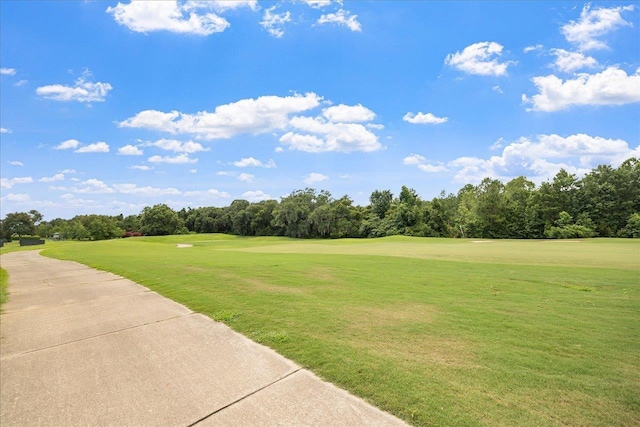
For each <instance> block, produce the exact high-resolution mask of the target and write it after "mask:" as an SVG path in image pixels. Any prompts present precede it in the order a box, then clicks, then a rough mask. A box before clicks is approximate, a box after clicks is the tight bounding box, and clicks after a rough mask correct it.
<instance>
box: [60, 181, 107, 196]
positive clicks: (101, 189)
mask: <svg viewBox="0 0 640 427" xmlns="http://www.w3.org/2000/svg"><path fill="white" fill-rule="evenodd" d="M80 185H82V186H83V187H76V188H74V189H73V190H72V191H73V192H74V193H81V194H109V193H114V192H115V191H114V190H113V188H110V187H109V186H108V185H107V184H105V183H104V182H103V181H100V180H99V179H95V178H91V179H87V180H86V181H82V182H81V183H80ZM59 189H62V188H59Z"/></svg>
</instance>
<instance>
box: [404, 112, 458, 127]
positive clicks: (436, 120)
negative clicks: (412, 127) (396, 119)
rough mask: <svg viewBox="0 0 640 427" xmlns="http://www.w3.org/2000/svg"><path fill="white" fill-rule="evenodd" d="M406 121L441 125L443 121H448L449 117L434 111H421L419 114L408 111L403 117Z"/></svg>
mask: <svg viewBox="0 0 640 427" xmlns="http://www.w3.org/2000/svg"><path fill="white" fill-rule="evenodd" d="M402 120H404V121H405V122H409V123H413V124H431V125H439V124H441V123H446V122H447V121H448V120H449V118H448V117H437V116H434V115H433V114H432V113H426V114H423V113H420V112H418V113H417V114H413V113H407V114H405V115H404V117H403V118H402Z"/></svg>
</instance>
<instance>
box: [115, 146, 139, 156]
mask: <svg viewBox="0 0 640 427" xmlns="http://www.w3.org/2000/svg"><path fill="white" fill-rule="evenodd" d="M118 154H119V155H121V156H141V155H142V154H144V153H143V152H142V150H141V149H139V148H138V147H136V146H135V145H125V146H124V147H120V148H118Z"/></svg>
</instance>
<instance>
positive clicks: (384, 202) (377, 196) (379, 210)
mask: <svg viewBox="0 0 640 427" xmlns="http://www.w3.org/2000/svg"><path fill="white" fill-rule="evenodd" d="M369 202H370V203H371V210H372V211H373V213H374V214H376V215H377V216H378V218H380V219H384V217H385V216H386V214H387V211H388V210H389V208H390V207H391V202H393V194H392V193H391V191H390V190H383V191H380V190H375V191H374V192H373V193H371V196H369Z"/></svg>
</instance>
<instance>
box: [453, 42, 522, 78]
mask: <svg viewBox="0 0 640 427" xmlns="http://www.w3.org/2000/svg"><path fill="white" fill-rule="evenodd" d="M502 49H503V46H502V45H500V44H498V43H495V42H480V43H474V44H472V45H470V46H467V47H465V48H464V50H463V51H462V52H456V53H451V54H449V55H447V57H446V58H445V60H444V63H445V64H446V65H449V66H451V67H453V68H456V69H458V70H460V71H464V72H465V73H469V74H478V75H481V76H502V75H504V74H506V73H507V67H508V66H509V65H513V64H515V63H516V62H515V61H507V62H498V58H499V57H500V56H501V55H502Z"/></svg>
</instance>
